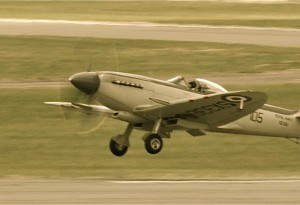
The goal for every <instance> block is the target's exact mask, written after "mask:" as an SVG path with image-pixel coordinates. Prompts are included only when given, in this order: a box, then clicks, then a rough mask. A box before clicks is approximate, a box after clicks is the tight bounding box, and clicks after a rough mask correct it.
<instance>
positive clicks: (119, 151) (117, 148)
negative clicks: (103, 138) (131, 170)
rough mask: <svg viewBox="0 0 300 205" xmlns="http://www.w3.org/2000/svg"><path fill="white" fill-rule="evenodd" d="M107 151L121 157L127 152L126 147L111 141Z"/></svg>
mask: <svg viewBox="0 0 300 205" xmlns="http://www.w3.org/2000/svg"><path fill="white" fill-rule="evenodd" d="M109 149H110V151H111V152H112V153H113V154H114V155H115V156H118V157H121V156H123V155H124V154H125V153H126V152H127V149H128V147H126V146H122V145H119V144H118V143H117V142H115V141H114V140H113V139H111V140H110V143H109Z"/></svg>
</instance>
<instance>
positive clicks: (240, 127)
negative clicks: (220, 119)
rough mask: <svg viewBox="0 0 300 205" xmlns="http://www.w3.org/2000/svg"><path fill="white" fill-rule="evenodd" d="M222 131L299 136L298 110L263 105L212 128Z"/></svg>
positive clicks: (273, 135)
mask: <svg viewBox="0 0 300 205" xmlns="http://www.w3.org/2000/svg"><path fill="white" fill-rule="evenodd" d="M211 131H215V132H222V133H235V134H248V135H263V136H272V137H287V138H300V119H299V112H297V111H291V110H287V109H283V108H280V107H275V106H271V105H264V106H263V107H262V108H261V109H258V110H257V111H255V112H253V113H251V114H250V115H247V116H245V117H243V118H241V119H239V120H237V121H234V122H231V123H229V124H226V125H223V126H220V127H218V128H215V129H212V130H211Z"/></svg>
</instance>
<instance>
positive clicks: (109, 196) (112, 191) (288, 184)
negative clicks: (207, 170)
mask: <svg viewBox="0 0 300 205" xmlns="http://www.w3.org/2000/svg"><path fill="white" fill-rule="evenodd" d="M299 192H300V180H269V181H268V180H265V181H99V180H0V204H178V203H180V204H299V203H300V195H299Z"/></svg>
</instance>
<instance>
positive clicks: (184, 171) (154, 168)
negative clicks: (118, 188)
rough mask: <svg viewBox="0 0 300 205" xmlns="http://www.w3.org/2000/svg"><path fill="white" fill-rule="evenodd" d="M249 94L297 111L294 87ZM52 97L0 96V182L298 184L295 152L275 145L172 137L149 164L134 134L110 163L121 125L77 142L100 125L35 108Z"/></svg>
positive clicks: (299, 156)
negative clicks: (274, 180) (292, 180)
mask: <svg viewBox="0 0 300 205" xmlns="http://www.w3.org/2000/svg"><path fill="white" fill-rule="evenodd" d="M235 86H236V85H235ZM228 87H230V88H231V89H235V88H236V89H239V86H236V87H234V86H228ZM251 89H254V90H261V91H266V92H267V93H268V95H269V96H270V101H269V103H272V104H276V105H280V106H285V107H289V108H293V109H299V101H300V95H299V85H298V84H288V85H277V86H276V85H272V86H265V85H260V86H259V85H256V86H252V87H251ZM59 96H60V91H59V90H57V89H38V88H37V89H17V90H13V89H1V92H0V99H1V101H0V107H1V110H0V120H1V124H0V132H1V136H0V167H1V169H0V178H100V179H198V178H222V177H225V178H226V177H227V178H242V177H249V178H269V177H299V176H300V163H299V161H300V148H299V146H298V145H296V144H293V143H291V142H290V141H288V140H286V139H280V138H268V137H255V136H248V137H247V136H240V135H226V134H214V133H209V134H208V135H207V136H204V137H199V138H193V137H191V136H189V135H188V134H186V133H185V132H174V133H173V135H172V138H171V139H167V140H164V142H165V147H164V150H163V151H162V152H161V153H160V154H159V155H156V156H151V155H149V154H147V153H146V151H145V150H144V145H143V141H142V140H141V136H142V135H143V133H142V132H140V131H134V132H133V135H132V138H131V139H132V140H131V145H132V147H131V149H130V150H129V152H128V153H127V155H126V156H124V157H123V158H117V157H114V156H113V155H112V154H111V153H110V151H109V149H108V142H109V140H110V138H111V137H112V136H113V135H116V134H119V133H120V132H121V130H123V129H124V128H125V126H126V125H125V124H124V123H122V122H118V121H114V120H107V121H106V123H105V124H104V125H103V126H102V127H101V129H98V130H97V131H96V132H92V133H90V134H79V132H82V131H85V130H88V129H90V128H91V127H94V126H96V125H97V124H98V123H99V120H100V119H99V118H98V117H91V116H90V117H88V118H87V117H86V116H85V115H83V114H81V113H66V115H63V114H62V112H61V110H60V109H58V108H54V107H51V106H46V105H44V104H42V102H43V101H56V100H60V98H59ZM282 96H284V98H282ZM286 99H289V100H286ZM65 117H66V118H65ZM116 127H117V129H116Z"/></svg>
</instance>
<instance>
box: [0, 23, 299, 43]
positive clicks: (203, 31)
mask: <svg viewBox="0 0 300 205" xmlns="http://www.w3.org/2000/svg"><path fill="white" fill-rule="evenodd" d="M0 35H47V36H66V37H70V36H74V37H96V38H113V39H147V40H170V41H202V42H218V43H237V44H254V45H264V46H280V47H297V48H299V47H300V29H288V28H256V27H233V26H199V25H174V24H155V23H118V22H94V21H67V20H31V19H0Z"/></svg>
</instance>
